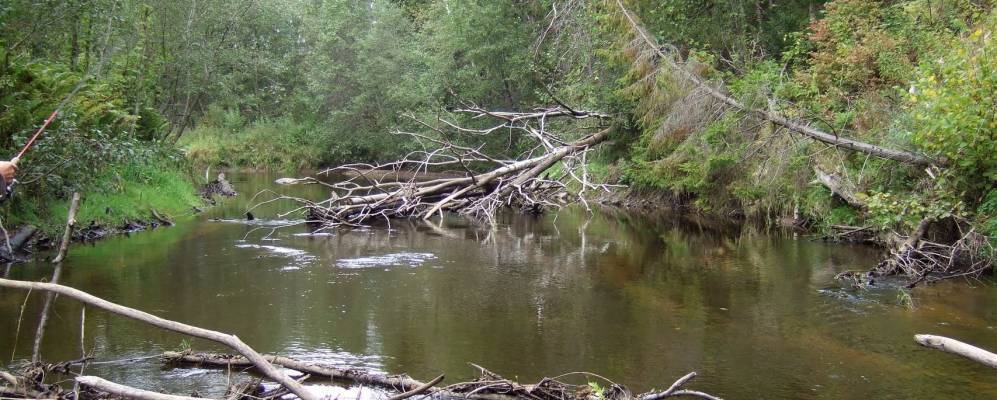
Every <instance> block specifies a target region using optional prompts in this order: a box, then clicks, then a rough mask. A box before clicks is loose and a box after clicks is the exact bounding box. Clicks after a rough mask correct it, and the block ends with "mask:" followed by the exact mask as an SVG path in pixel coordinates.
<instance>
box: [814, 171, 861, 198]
mask: <svg viewBox="0 0 997 400" xmlns="http://www.w3.org/2000/svg"><path fill="white" fill-rule="evenodd" d="M814 175H816V176H817V181H819V182H820V183H821V184H822V185H824V187H826V188H827V189H828V190H830V191H831V193H834V194H835V195H836V196H838V197H840V198H841V199H842V200H844V201H845V202H846V203H848V204H849V205H851V206H852V207H857V208H865V206H866V203H865V201H864V200H863V199H860V198H859V196H858V190H856V189H855V188H854V187H852V185H850V184H849V183H847V182H845V181H844V180H842V179H841V177H839V176H837V175H836V174H833V173H829V172H826V171H824V170H823V169H822V168H821V167H819V166H816V165H815V166H814Z"/></svg>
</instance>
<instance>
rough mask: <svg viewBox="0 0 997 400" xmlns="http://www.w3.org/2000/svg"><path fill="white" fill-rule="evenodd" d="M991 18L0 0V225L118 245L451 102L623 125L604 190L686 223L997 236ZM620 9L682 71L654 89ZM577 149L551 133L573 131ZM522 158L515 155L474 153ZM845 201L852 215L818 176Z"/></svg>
mask: <svg viewBox="0 0 997 400" xmlns="http://www.w3.org/2000/svg"><path fill="white" fill-rule="evenodd" d="M993 3H994V2H993V1H985V0H950V1H928V0H906V1H872V0H834V1H827V2H825V1H818V0H788V1H775V0H752V1H746V0H716V1H690V0H673V1H656V0H627V1H618V0H605V1H603V0H598V1H597V0H590V1H585V0H562V1H557V0H537V1H529V0H363V1H360V0H273V1H239V2H231V1H218V0H176V1H165V2H160V1H140V0H92V1H84V0H65V1H28V0H11V1H5V2H3V4H0V150H2V152H3V154H10V155H13V154H15V153H16V151H17V150H18V149H19V148H20V146H21V145H23V144H24V143H25V141H26V140H27V138H28V137H29V136H30V134H31V133H33V131H34V130H35V129H37V127H38V126H39V125H40V124H41V122H42V121H43V120H44V119H45V117H46V116H47V115H48V114H49V113H51V112H52V110H53V109H55V107H56V106H57V104H59V103H60V102H61V101H62V100H63V98H65V96H66V95H67V94H68V93H69V92H70V91H71V90H72V89H73V88H74V87H75V86H76V85H77V83H78V82H81V81H82V82H83V86H82V89H81V90H80V91H79V92H78V93H77V94H76V95H75V96H74V97H72V98H71V99H70V100H69V102H68V104H67V105H66V107H65V108H64V109H63V111H62V114H61V115H60V116H59V118H58V119H57V120H56V122H55V123H54V124H53V126H52V127H50V128H49V132H48V133H46V135H45V136H43V139H42V140H41V141H40V142H39V143H38V145H37V146H36V147H35V148H34V149H32V150H31V152H30V153H29V154H28V155H27V156H26V157H25V159H24V160H23V161H22V163H21V170H20V172H19V180H20V181H21V184H20V185H19V186H18V189H17V190H18V194H17V195H16V196H15V197H14V198H13V199H12V200H11V201H8V202H6V203H4V204H3V205H2V208H3V212H2V214H3V215H4V220H3V222H4V223H5V224H7V225H8V226H10V225H17V224H23V223H33V224H37V225H40V226H42V227H43V229H47V230H54V229H56V228H57V227H58V226H59V225H60V224H61V222H60V220H62V219H63V218H64V215H65V210H66V209H67V208H68V205H67V203H68V201H67V199H68V198H69V196H70V194H71V193H72V192H74V191H79V192H82V193H84V195H85V199H86V200H85V202H84V203H83V207H82V209H81V211H80V216H79V217H78V219H79V220H81V221H96V222H97V223H100V224H110V225H115V224H120V223H122V222H124V221H126V220H130V219H140V218H143V217H144V216H146V215H147V214H148V212H149V210H150V209H154V210H158V211H160V212H163V213H169V214H174V215H177V214H180V213H184V212H186V210H188V209H189V208H190V207H191V206H193V205H196V204H197V203H198V199H197V196H196V195H195V192H194V189H193V186H192V185H193V183H194V182H196V181H199V178H195V176H198V175H200V173H198V172H195V166H197V167H196V168H197V171H203V167H204V166H207V165H211V166H223V167H249V168H265V169H274V170H282V171H294V170H298V169H301V168H318V167H322V166H328V165H335V164H340V163H347V162H377V161H387V160H392V159H395V158H397V157H399V156H401V155H403V154H405V153H408V152H409V151H412V150H415V149H416V148H417V147H416V146H417V143H414V142H413V141H411V140H410V139H409V138H408V137H406V136H402V135H396V134H394V132H397V131H425V130H426V128H425V127H424V126H423V125H421V124H420V122H419V121H439V118H441V117H445V118H448V119H451V120H454V121H460V122H462V123H465V124H469V125H470V126H473V125H474V123H475V121H473V120H468V119H467V118H466V117H461V116H458V115H451V113H449V112H448V110H451V109H453V108H454V107H459V106H462V105H467V104H474V105H477V106H480V107H483V108H487V109H498V110H527V109H531V108H534V107H539V106H550V105H555V104H557V103H558V102H560V103H563V104H567V105H569V106H571V107H573V108H577V109H588V110H598V111H602V112H606V113H610V114H612V115H614V116H616V118H615V121H616V127H615V128H616V129H615V130H614V132H613V136H612V139H611V141H610V142H609V143H605V144H603V145H602V146H601V148H600V150H599V151H598V153H597V156H596V157H591V158H589V162H590V164H591V165H590V168H589V169H590V171H593V172H594V173H595V175H597V177H598V178H599V179H603V180H606V181H612V182H619V183H623V184H626V185H628V186H629V187H630V190H631V191H632V192H635V193H649V194H654V195H656V196H660V198H663V199H668V200H667V201H669V202H676V203H681V204H684V205H688V206H690V207H691V208H694V209H696V210H698V211H700V212H704V213H710V214H715V215H721V216H725V217H734V218H748V219H756V220H759V221H762V222H765V223H775V222H778V221H780V220H785V219H786V218H792V219H793V220H794V221H798V220H805V221H807V222H806V223H807V225H808V226H809V227H811V228H812V229H814V230H816V231H827V230H829V229H831V228H832V227H833V226H874V227H875V228H877V229H879V230H883V231H898V232H908V231H910V230H912V229H913V228H914V227H915V226H917V223H918V221H920V220H922V219H924V218H926V217H937V218H944V217H949V216H956V217H957V218H959V219H961V220H965V221H967V222H968V223H969V224H970V225H971V226H973V227H974V228H975V229H977V230H979V231H981V232H985V233H987V234H988V235H989V236H990V237H997V217H995V216H997V190H995V189H994V187H995V182H997V155H995V154H997V115H995V114H997V99H995V92H997V71H995V66H997V50H995V45H994V37H993V36H994V31H995V28H997V14H995V12H994V11H993V5H994V4H993ZM621 7H626V8H627V9H629V10H631V11H632V12H633V14H634V15H636V16H639V18H640V23H641V24H642V25H643V26H644V27H645V28H646V30H647V32H648V33H649V34H650V35H652V36H654V38H655V39H656V41H657V42H658V43H667V44H668V47H667V48H668V50H669V52H670V53H672V54H676V55H677V56H678V57H679V58H681V59H682V60H688V62H685V63H682V64H681V65H682V67H681V68H683V69H684V71H678V70H675V69H667V68H654V69H653V70H649V69H648V68H647V65H646V63H642V62H641V55H640V54H639V50H638V49H637V48H635V46H634V44H633V37H632V33H633V31H632V29H629V28H628V27H627V26H626V23H625V22H626V21H624V20H623V18H621V16H622V14H621ZM685 72H692V73H694V74H696V75H698V76H700V77H703V78H704V79H709V80H711V81H712V82H714V83H715V84H718V85H722V87H724V88H726V90H728V91H729V93H730V94H731V95H732V96H734V97H735V98H737V99H738V100H739V101H741V102H742V103H743V104H747V105H750V106H751V107H754V108H761V109H767V110H772V111H775V112H778V113H781V114H783V115H786V116H789V117H791V118H794V119H799V120H803V121H808V122H809V123H810V124H811V126H813V127H815V128H817V129H821V130H823V131H826V132H832V133H834V134H835V135H839V136H841V137H848V138H853V139H857V140H861V141H864V142H869V143H874V144H877V145H880V146H884V147H889V148H894V149H901V150H907V151H912V152H916V153H919V154H924V155H926V156H928V157H931V158H933V159H935V160H938V162H937V164H936V165H933V166H930V167H927V168H925V167H924V166H915V165H908V164H904V163H899V162H896V161H892V160H883V159H878V158H875V157H871V156H868V155H866V154H861V153H853V152H849V151H847V150H844V149H841V148H837V147H833V146H829V145H827V144H824V143H819V142H814V141H811V140H809V139H807V138H805V137H802V136H799V135H796V134H794V133H792V132H788V131H787V130H785V129H783V128H780V127H779V126H776V125H773V124H771V123H768V122H767V121H765V120H760V119H758V118H757V116H753V115H752V114H750V113H744V112H737V111H736V110H729V109H725V108H723V107H721V106H718V104H716V101H715V100H711V99H710V98H709V96H704V95H703V93H702V91H701V90H698V88H696V87H695V86H691V85H689V84H688V83H687V82H686V81H684V80H682V79H679V78H678V76H679V75H681V74H682V73H685ZM583 133H584V132H574V133H573V132H566V134H568V135H571V134H575V135H578V136H580V135H582V134H583ZM475 140H476V141H477V142H476V143H474V144H475V145H485V146H488V147H489V148H492V149H494V151H495V152H497V153H503V152H506V153H507V154H517V153H518V152H519V150H521V149H518V148H517V145H521V144H520V143H519V142H518V141H517V140H516V137H515V135H508V136H502V137H495V138H478V139H475ZM817 171H825V172H828V173H830V174H833V175H834V176H836V177H839V178H840V179H841V180H843V181H844V182H846V183H847V184H848V186H849V187H852V188H854V189H855V191H856V192H857V193H858V195H859V197H860V198H861V199H862V203H863V205H862V206H861V207H856V206H855V205H854V204H849V203H848V202H846V201H844V200H843V199H841V198H840V197H836V196H833V195H832V193H831V191H830V190H829V189H828V188H827V187H826V186H825V185H822V184H821V183H820V182H819V181H818V179H817V174H818V172H817Z"/></svg>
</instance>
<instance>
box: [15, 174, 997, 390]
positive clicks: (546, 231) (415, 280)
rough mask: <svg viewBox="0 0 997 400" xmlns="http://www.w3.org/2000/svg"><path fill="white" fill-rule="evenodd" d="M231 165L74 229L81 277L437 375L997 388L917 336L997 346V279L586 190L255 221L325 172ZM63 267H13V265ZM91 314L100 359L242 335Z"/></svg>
mask: <svg viewBox="0 0 997 400" xmlns="http://www.w3.org/2000/svg"><path fill="white" fill-rule="evenodd" d="M231 175H233V176H231V178H232V181H233V184H234V185H235V187H236V189H237V190H239V191H240V193H241V195H240V196H239V197H237V198H234V199H229V200H225V201H224V202H223V204H222V205H220V206H218V207H214V208H211V209H209V210H208V211H207V212H205V213H202V214H200V215H196V216H193V215H192V216H187V217H181V218H179V223H178V224H177V226H175V227H171V228H161V229H156V230H153V231H148V232H141V233H137V234H134V235H131V237H123V236H122V237H115V238H111V239H108V240H104V241H101V242H98V243H96V244H93V245H81V246H76V247H73V248H72V249H71V252H70V255H69V258H68V261H67V262H66V263H65V264H64V266H63V271H62V278H61V283H63V284H66V285H70V286H73V287H76V288H79V289H82V290H85V291H87V292H90V293H92V294H94V295H97V296H100V297H103V298H105V299H108V300H110V301H113V302H117V303H119V304H123V305H126V306H129V307H133V308H137V309H141V310H144V311H148V312H151V313H153V314H156V315H159V316H162V317H164V318H169V319H173V320H177V321H182V322H186V323H189V324H193V325H197V326H201V327H205V328H210V329H215V330H220V331H224V332H229V333H234V334H236V335H238V336H239V337H240V338H242V339H243V340H244V341H245V342H246V343H248V344H249V345H250V346H253V347H254V348H256V349H257V350H259V351H261V352H274V353H280V354H282V355H287V356H292V357H297V358H301V359H304V360H309V361H316V362H322V363H328V364H335V365H340V366H352V367H360V368H366V369H369V370H372V371H381V372H388V373H402V372H407V373H409V374H410V375H412V376H413V377H415V378H417V379H423V380H428V379H430V378H432V377H435V376H436V375H438V374H440V373H446V375H447V379H446V381H445V382H447V383H454V382H459V381H462V380H467V379H470V378H473V377H474V376H475V370H474V369H473V368H472V367H470V366H469V365H468V363H469V362H473V363H476V364H480V365H482V366H484V367H486V368H488V369H490V370H492V371H494V372H496V373H499V374H501V375H504V376H507V377H510V378H518V379H519V380H520V381H523V382H533V381H536V380H538V379H539V378H541V377H544V376H556V375H560V374H563V373H567V372H572V371H589V372H593V373H597V374H600V375H602V376H605V377H607V378H609V379H612V380H614V381H616V382H619V383H623V384H626V385H628V386H629V387H630V388H631V389H633V390H634V391H635V392H640V391H645V390H649V389H651V388H663V387H667V386H668V385H669V384H670V383H671V382H672V381H674V380H675V379H677V378H678V377H680V376H681V375H684V374H685V373H687V372H689V371H697V372H698V373H699V374H700V376H699V377H698V378H697V379H696V380H694V381H693V382H692V384H691V385H689V387H690V388H695V389H699V390H703V391H706V392H710V393H713V394H715V395H718V396H721V397H724V398H727V399H755V398H770V399H853V398H875V399H909V398H925V399H927V398H952V399H956V398H958V399H993V398H997V373H995V372H994V371H993V370H991V369H988V368H986V367H984V366H982V365H977V364H975V363H973V362H970V361H966V360H963V359H961V358H958V357H956V356H952V355H949V354H945V353H942V352H939V351H936V350H930V349H925V348H921V347H919V346H917V345H916V344H915V343H914V341H913V335H914V334H915V333H933V334H939V335H945V336H950V337H954V338H958V339H962V340H964V341H967V342H970V343H974V344H977V345H979V346H982V347H985V348H990V349H997V287H995V285H994V284H993V283H992V282H991V283H980V282H975V283H966V282H953V283H945V284H941V285H937V286H934V287H927V288H919V289H917V290H916V291H915V292H914V293H913V303H914V307H913V309H911V307H908V306H907V305H904V304H902V303H904V302H902V301H901V297H902V296H900V295H899V293H900V292H899V290H898V289H897V287H896V285H894V284H890V283H889V282H884V283H882V284H881V285H880V287H878V288H876V289H871V290H861V291H860V290H855V289H850V288H846V287H841V286H840V285H839V284H837V283H836V282H834V280H833V277H834V275H835V274H836V273H838V272H840V271H843V270H849V269H865V268H868V267H869V266H870V265H872V264H874V263H875V262H876V261H877V258H878V257H879V254H878V252H877V251H876V250H875V249H872V248H868V247H863V246H852V245H840V244H825V243H821V242H815V241H811V240H808V239H805V238H793V237H789V236H786V235H785V234H780V233H776V232H759V231H757V230H754V229H749V228H738V227H732V226H724V225H722V224H717V223H715V222H712V223H708V222H704V221H694V220H688V219H682V218H679V217H677V216H676V215H674V214H672V215H668V214H667V213H663V214H662V215H660V216H656V217H652V216H646V215H636V214H629V213H626V212H621V211H600V212H595V213H593V214H590V213H588V212H586V211H585V210H584V209H574V210H565V211H562V212H560V213H559V214H558V215H556V216H555V215H545V216H539V217H536V216H523V215H507V216H505V217H504V218H503V219H502V221H501V224H500V226H498V227H497V229H495V230H488V229H484V228H481V227H478V226H476V225H474V224H472V223H469V222H467V221H462V220H460V219H457V218H449V219H447V220H445V221H443V222H442V223H441V222H440V221H434V223H433V224H427V223H422V222H411V221H394V222H393V223H392V224H391V227H390V229H388V228H387V227H378V228H373V229H368V230H353V231H348V232H346V231H343V232H334V233H332V234H330V235H326V236H307V235H305V234H304V233H305V232H306V231H305V228H304V227H302V226H292V227H281V226H283V225H287V224H290V223H293V222H295V221H294V218H298V216H296V215H291V216H288V217H286V218H279V217H278V216H277V214H278V213H279V212H280V211H284V210H288V209H290V208H292V207H293V203H290V202H288V201H280V202H274V203H269V204H265V205H263V206H260V207H258V208H256V209H255V210H254V211H253V213H254V214H255V215H256V216H257V217H258V219H257V220H255V221H251V222H250V221H244V218H243V217H242V215H243V213H244V212H245V210H246V207H247V206H248V205H249V204H250V202H251V200H250V197H252V195H253V194H254V193H257V192H260V191H261V190H266V189H270V190H274V191H276V192H280V193H286V194H289V195H294V196H299V197H309V198H323V197H324V196H325V193H324V189H323V188H322V187H320V186H315V185H313V186H294V187H277V186H275V185H273V184H272V183H271V182H273V180H274V179H275V178H276V176H273V175H268V174H259V173H254V174H240V173H237V174H231ZM268 196H271V197H272V194H269V193H264V194H261V195H260V196H258V197H257V198H256V199H255V200H254V202H259V201H260V200H262V199H266V198H269V197H268ZM275 228H279V229H275ZM52 271H53V267H52V266H50V265H48V264H46V263H42V262H35V263H29V264H26V265H15V266H7V267H0V272H2V273H3V275H4V276H6V277H9V278H12V279H30V280H42V279H47V277H49V276H50V275H51V274H52ZM25 294H26V293H25V292H20V291H11V290H4V289H0V327H2V328H0V360H3V362H2V363H3V364H7V365H12V366H13V365H17V364H18V363H20V362H23V361H24V360H25V359H27V358H30V354H31V342H32V340H33V337H34V331H35V326H36V324H37V319H38V318H37V315H38V314H39V310H40V309H41V304H42V299H43V296H41V295H39V294H37V293H34V294H31V296H30V298H29V300H28V302H27V305H26V307H25V312H24V315H25V317H24V318H23V320H22V321H21V323H20V328H19V329H20V334H19V335H16V332H17V330H18V327H17V325H18V315H19V313H20V310H21V307H22V304H23V303H24V300H25ZM82 320H83V324H84V325H85V329H84V330H83V343H84V347H85V349H86V351H87V352H88V353H92V354H93V355H94V357H95V358H96V359H97V360H98V361H113V360H118V359H123V358H130V357H143V356H150V355H156V354H159V353H161V352H163V351H166V350H174V349H178V348H183V347H186V346H188V345H189V346H191V347H193V348H194V349H195V350H222V349H220V348H218V347H217V346H214V345H212V344H210V343H206V342H203V341H199V340H193V341H187V340H186V339H184V337H182V336H180V335H177V334H172V333H165V332H163V331H160V330H157V329H154V328H150V327H148V326H145V325H142V324H140V323H137V322H133V321H130V320H126V319H123V318H121V317H116V316H113V315H110V314H107V313H104V312H101V311H99V310H96V309H88V310H86V313H85V319H82ZM80 325H81V307H80V306H79V305H78V304H76V303H74V302H73V301H71V300H68V299H59V300H58V301H57V302H56V304H55V306H54V308H53V312H52V315H51V318H50V322H49V328H48V332H47V335H46V336H45V340H44V342H43V346H42V355H43V358H44V359H45V360H50V361H60V360H69V359H76V358H79V357H80V354H81V349H80V335H81V332H80V331H81V329H80ZM12 360H13V361H12ZM86 373H87V374H94V375H98V376H102V377H104V378H106V379H109V380H112V381H115V382H119V383H123V384H127V385H132V386H137V387H143V388H147V389H154V390H156V389H158V390H164V391H167V392H170V393H176V394H189V393H191V392H193V391H196V392H198V393H200V394H201V395H208V396H218V395H220V394H221V393H222V392H223V390H224V387H225V384H226V382H227V381H228V379H229V378H230V377H228V376H227V375H226V373H225V372H223V371H214V370H201V369H174V368H169V367H163V366H162V365H161V364H160V362H159V361H158V360H156V359H154V358H152V359H145V360H139V361H133V362H127V363H107V364H99V365H92V366H89V367H87V370H86ZM576 382H578V381H577V380H576ZM325 389H326V390H328V391H330V393H331V394H334V395H336V394H339V395H342V394H343V393H349V394H351V395H355V396H360V395H361V393H362V392H363V390H362V389H359V388H352V389H350V391H349V392H343V393H340V392H337V391H342V390H344V389H341V388H336V387H326V388H325ZM368 392H369V389H368ZM340 397H342V396H340Z"/></svg>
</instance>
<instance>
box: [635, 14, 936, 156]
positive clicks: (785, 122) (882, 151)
mask: <svg viewBox="0 0 997 400" xmlns="http://www.w3.org/2000/svg"><path fill="white" fill-rule="evenodd" d="M616 4H617V5H618V6H619V8H620V11H621V12H622V13H623V15H624V16H625V17H626V18H627V21H629V22H630V24H631V27H632V28H633V30H634V32H636V35H637V36H638V37H639V39H641V40H642V41H644V43H646V44H647V46H648V48H650V49H652V50H653V51H654V52H655V53H657V55H658V57H659V58H660V60H662V61H665V62H667V63H668V64H669V66H670V67H672V68H673V69H674V70H676V71H679V72H680V73H681V74H683V75H684V76H685V78H686V79H688V80H689V81H690V82H692V83H693V84H695V85H696V86H698V87H700V88H702V89H703V90H705V91H706V93H708V94H709V95H710V96H712V97H714V98H716V99H717V100H720V101H721V102H724V103H726V104H727V105H729V106H731V107H733V108H736V109H738V110H741V111H744V112H747V113H749V114H754V115H756V116H758V117H760V118H762V119H765V120H768V121H771V122H772V123H774V124H776V125H780V126H782V127H784V128H786V129H789V130H791V131H793V132H796V133H799V134H801V135H803V136H806V137H809V138H811V139H814V140H817V141H820V142H824V143H827V144H830V145H833V146H837V147H840V148H843V149H848V150H852V151H856V152H860V153H865V154H869V155H872V156H875V157H880V158H885V159H889V160H894V161H900V162H904V163H909V164H915V165H931V164H944V162H942V161H940V160H934V159H931V158H928V157H925V156H923V155H920V154H915V153H911V152H908V151H903V150H895V149H890V148H886V147H881V146H876V145H873V144H869V143H865V142H860V141H858V140H853V139H848V138H843V137H839V136H838V135H836V134H830V133H827V132H824V131H821V130H819V129H814V128H812V127H810V126H809V124H807V123H805V122H801V121H795V120H791V119H789V118H787V117H784V116H782V115H779V114H776V113H775V112H773V111H768V110H763V109H758V108H752V107H748V106H746V105H744V104H741V102H739V101H737V100H736V99H734V98H733V97H730V96H728V95H726V94H724V93H723V92H722V91H720V90H719V89H717V88H715V87H714V86H713V85H712V84H710V83H709V82H707V81H705V80H703V79H702V78H700V77H699V76H697V75H696V74H695V73H692V72H689V71H687V70H686V69H685V68H683V67H682V66H681V65H679V64H678V63H677V62H675V61H674V60H673V59H672V57H671V56H670V55H668V54H666V53H665V52H664V51H663V50H662V47H661V46H660V45H658V43H657V42H656V41H655V40H654V39H653V38H652V37H651V36H650V35H648V34H647V32H646V31H645V30H644V28H643V27H642V26H641V25H640V24H639V23H638V22H637V18H636V17H635V16H634V15H633V14H632V13H631V12H630V10H628V9H627V8H626V6H624V5H623V2H622V1H621V0H616Z"/></svg>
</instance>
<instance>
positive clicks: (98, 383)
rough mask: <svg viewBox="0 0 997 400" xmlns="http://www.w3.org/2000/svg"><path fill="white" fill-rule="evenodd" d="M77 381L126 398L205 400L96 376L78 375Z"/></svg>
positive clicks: (144, 399)
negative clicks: (127, 384) (155, 390)
mask: <svg viewBox="0 0 997 400" xmlns="http://www.w3.org/2000/svg"><path fill="white" fill-rule="evenodd" d="M76 382H79V384H80V385H83V386H87V387H91V388H94V389H97V390H100V391H102V392H106V393H109V394H111V395H114V396H120V397H122V398H125V399H138V400H204V399H203V398H200V397H187V396H174V395H171V394H163V393H159V392H151V391H148V390H142V389H136V388H133V387H130V386H125V385H121V384H117V383H114V382H111V381H108V380H105V379H101V378H98V377H96V376H77V377H76Z"/></svg>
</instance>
